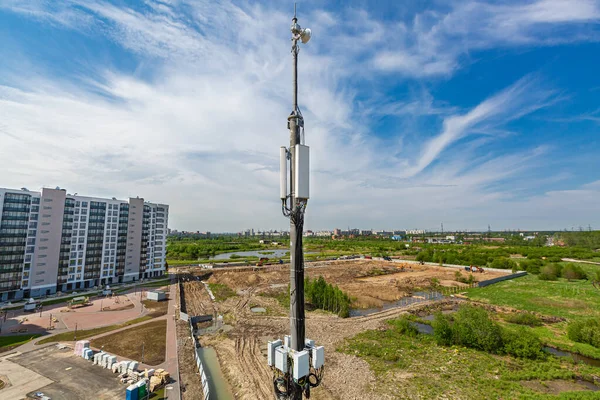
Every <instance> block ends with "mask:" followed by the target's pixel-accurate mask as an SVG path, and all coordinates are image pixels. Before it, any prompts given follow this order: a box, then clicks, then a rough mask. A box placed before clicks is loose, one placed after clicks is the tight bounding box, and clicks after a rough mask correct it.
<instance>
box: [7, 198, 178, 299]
mask: <svg viewBox="0 0 600 400" xmlns="http://www.w3.org/2000/svg"><path fill="white" fill-rule="evenodd" d="M168 217H169V206H168V205H166V204H155V203H148V202H145V201H144V199H142V198H130V199H129V201H125V200H117V199H116V198H112V199H103V198H96V197H86V196H79V195H77V194H74V195H71V194H68V193H67V192H66V190H65V189H60V188H56V189H48V188H43V189H42V191H41V192H34V191H29V190H27V189H21V190H15V189H2V188H0V301H7V300H17V299H21V298H28V297H37V296H42V295H49V294H54V293H56V292H58V291H62V292H66V291H72V290H77V289H85V288H90V287H94V286H102V285H107V284H113V283H122V282H132V281H136V280H139V279H142V278H150V277H156V276H161V275H164V274H165V272H166V271H165V259H166V239H167V224H168Z"/></svg>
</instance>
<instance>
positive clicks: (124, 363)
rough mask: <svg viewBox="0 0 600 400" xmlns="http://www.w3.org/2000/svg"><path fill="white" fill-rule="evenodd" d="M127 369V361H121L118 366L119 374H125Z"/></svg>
mask: <svg viewBox="0 0 600 400" xmlns="http://www.w3.org/2000/svg"><path fill="white" fill-rule="evenodd" d="M128 368H129V361H121V365H120V366H119V373H120V374H125V373H127V369H128Z"/></svg>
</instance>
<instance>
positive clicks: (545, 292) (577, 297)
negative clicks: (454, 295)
mask: <svg viewBox="0 0 600 400" xmlns="http://www.w3.org/2000/svg"><path fill="white" fill-rule="evenodd" d="M592 268H593V267H592ZM467 293H468V297H469V299H471V300H476V301H480V302H484V303H489V304H495V305H500V306H507V307H512V308H516V309H519V310H525V311H534V312H538V313H540V314H544V315H548V316H556V317H561V318H566V320H567V321H566V322H561V323H557V324H552V325H545V326H541V327H536V328H533V329H534V331H535V332H536V333H537V334H538V335H539V336H540V337H541V338H542V340H544V341H545V342H546V343H547V344H548V345H551V346H554V347H558V348H561V349H564V350H569V351H574V352H577V353H580V354H583V355H586V356H588V357H592V358H598V359H600V349H597V348H595V347H592V346H590V345H587V344H582V343H576V342H573V341H571V340H570V339H569V338H568V337H567V336H566V329H567V325H568V322H569V321H574V320H580V319H588V318H600V290H597V289H595V288H594V287H593V286H592V285H591V283H590V282H588V281H583V280H582V281H572V282H569V281H567V280H566V279H559V280H558V281H542V280H539V279H538V278H537V276H535V275H528V276H525V277H522V278H519V279H513V280H510V281H504V282H500V283H497V284H494V285H491V286H488V287H485V288H472V289H468V290H467Z"/></svg>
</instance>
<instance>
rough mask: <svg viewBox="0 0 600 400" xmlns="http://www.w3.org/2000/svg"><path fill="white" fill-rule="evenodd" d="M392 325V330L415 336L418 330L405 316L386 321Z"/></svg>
mask: <svg viewBox="0 0 600 400" xmlns="http://www.w3.org/2000/svg"><path fill="white" fill-rule="evenodd" d="M388 323H389V324H390V325H391V326H393V327H394V330H395V331H396V332H398V333H401V334H403V335H407V336H410V337H416V336H418V335H419V330H418V329H417V328H416V327H415V326H414V325H413V324H412V323H411V321H410V319H409V318H407V317H406V316H405V317H402V318H399V319H396V320H391V321H388Z"/></svg>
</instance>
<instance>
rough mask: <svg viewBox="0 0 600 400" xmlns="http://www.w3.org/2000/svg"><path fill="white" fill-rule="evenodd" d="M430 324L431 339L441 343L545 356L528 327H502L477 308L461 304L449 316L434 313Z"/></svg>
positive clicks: (503, 352) (504, 352) (537, 339)
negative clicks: (431, 327) (431, 328)
mask: <svg viewBox="0 0 600 400" xmlns="http://www.w3.org/2000/svg"><path fill="white" fill-rule="evenodd" d="M451 318H452V319H451ZM432 326H433V335H434V339H435V341H436V343H437V344H439V345H442V346H452V345H458V346H465V347H469V348H473V349H476V350H481V351H486V352H488V353H493V354H510V355H512V356H515V357H521V358H529V359H538V358H543V357H545V353H544V352H543V346H542V342H541V341H540V339H539V338H538V337H537V336H536V335H535V334H534V333H533V332H531V330H529V329H526V328H524V327H519V328H517V329H515V330H513V329H508V328H503V327H502V326H500V325H499V324H498V323H496V322H494V321H492V320H491V319H490V317H489V315H488V313H487V311H485V310H483V309H481V308H477V307H473V306H470V305H463V306H461V307H460V308H459V310H458V311H457V312H456V313H455V314H454V315H453V316H452V317H448V316H446V315H444V314H442V313H437V314H436V315H435V318H434V320H433V323H432Z"/></svg>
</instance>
